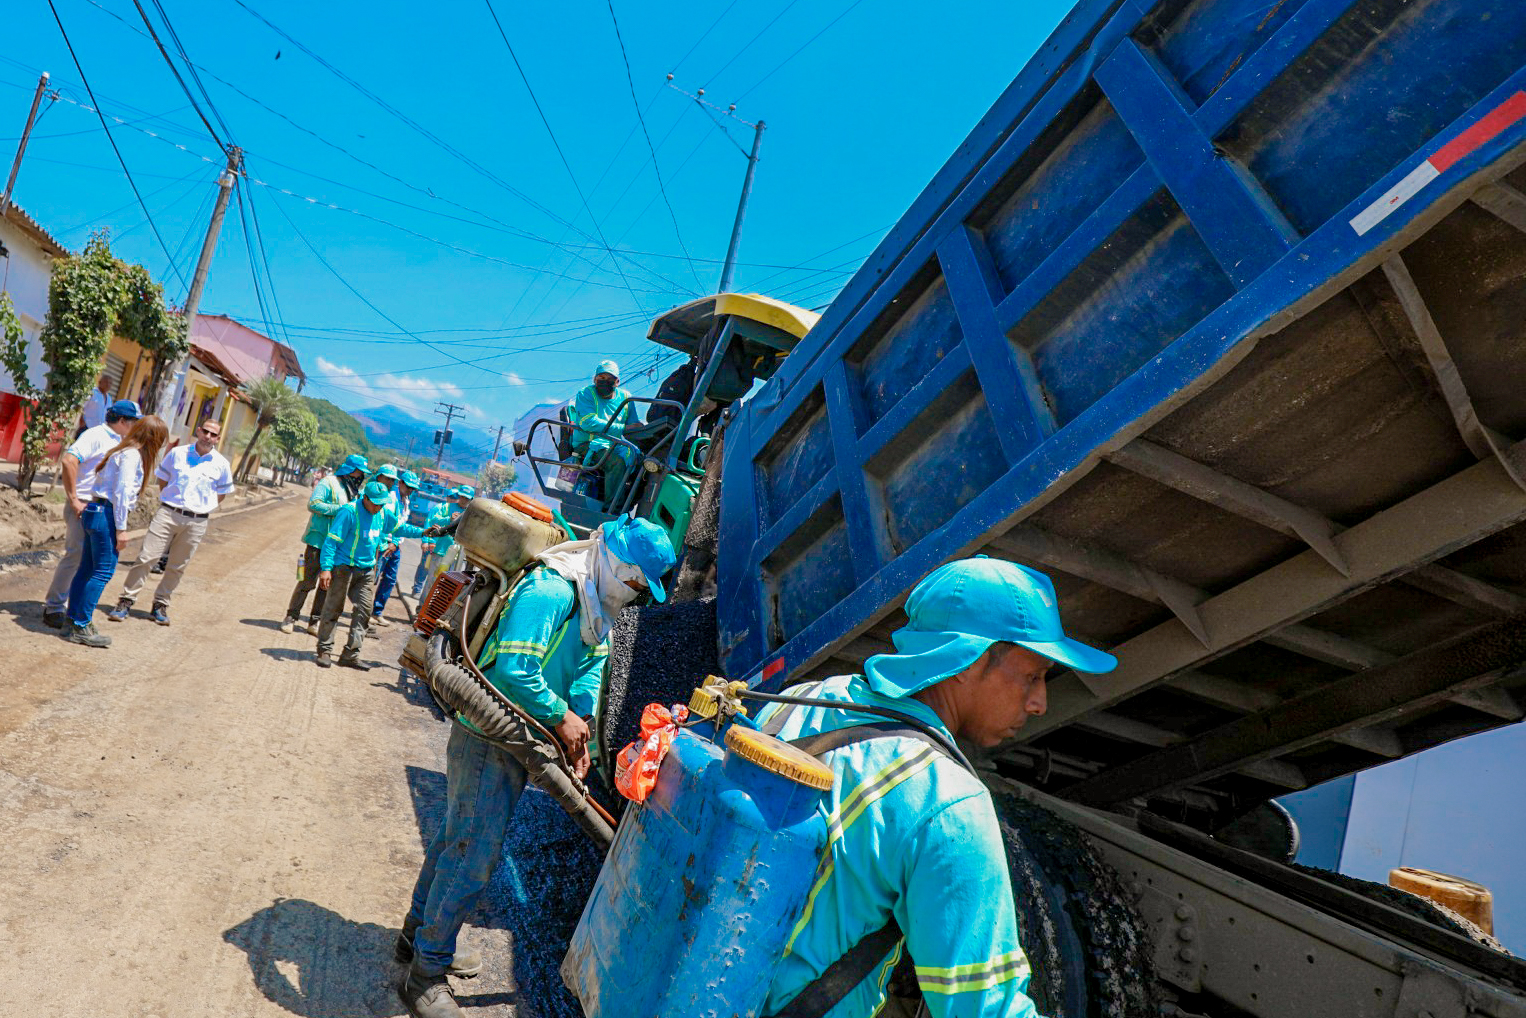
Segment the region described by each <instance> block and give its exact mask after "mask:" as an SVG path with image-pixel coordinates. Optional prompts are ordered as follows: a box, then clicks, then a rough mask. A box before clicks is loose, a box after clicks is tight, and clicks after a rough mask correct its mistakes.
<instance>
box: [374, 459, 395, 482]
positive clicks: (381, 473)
mask: <svg viewBox="0 0 1526 1018" xmlns="http://www.w3.org/2000/svg"><path fill="white" fill-rule="evenodd" d="M376 476H377V477H385V478H386V479H387V480H389V481H395V480H397V467H396V466H394V465H393V464H391V463H383V464H382V465H381V466H379V467H377V468H376ZM372 479H373V480H374V479H375V478H372Z"/></svg>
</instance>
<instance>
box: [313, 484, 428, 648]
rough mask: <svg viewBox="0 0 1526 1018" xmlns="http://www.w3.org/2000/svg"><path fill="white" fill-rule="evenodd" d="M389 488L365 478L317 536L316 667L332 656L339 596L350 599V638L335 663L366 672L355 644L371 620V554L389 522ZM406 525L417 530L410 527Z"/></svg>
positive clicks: (381, 544)
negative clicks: (320, 537)
mask: <svg viewBox="0 0 1526 1018" xmlns="http://www.w3.org/2000/svg"><path fill="white" fill-rule="evenodd" d="M391 506H392V493H391V492H389V491H388V490H387V488H386V485H384V484H382V483H381V482H380V481H368V482H367V483H366V486H365V487H363V488H361V489H360V498H359V499H357V500H356V501H354V502H351V503H350V504H348V505H346V506H345V507H344V508H342V509H340V510H339V512H337V513H335V514H334V522H333V525H332V526H330V527H329V532H328V536H327V537H325V538H324V539H323V547H322V548H321V549H319V551H318V565H319V568H320V570H321V571H320V572H319V573H318V587H319V589H320V590H322V591H324V598H323V617H322V619H321V620H320V621H319V623H318V651H317V656H316V658H315V660H316V662H317V665H318V667H319V668H328V667H329V666H331V665H332V664H333V663H334V661H333V659H332V658H331V657H330V652H331V651H333V649H334V626H335V624H337V623H338V621H339V615H340V613H342V612H343V611H344V602H345V598H346V597H348V598H349V601H350V638H349V640H348V641H347V642H346V643H345V648H344V651H343V652H342V653H341V654H340V655H339V665H340V667H343V668H354V669H355V670H356V671H361V672H368V671H370V670H371V666H370V665H368V664H366V663H365V662H364V661H362V660H361V659H360V648H361V644H362V643H363V642H364V641H365V638H366V629H367V627H368V626H369V625H370V623H371V606H372V604H373V595H372V592H371V587H372V584H371V575H372V572H373V571H374V570H375V568H376V556H377V554H378V553H379V552H380V551H381V550H382V548H383V547H385V543H384V542H385V540H386V538H387V535H388V533H389V528H390V527H391V526H392V515H391V512H390V509H391ZM408 529H409V530H412V531H414V532H415V533H416V534H418V533H423V531H420V530H418V529H417V528H414V527H409V528H408Z"/></svg>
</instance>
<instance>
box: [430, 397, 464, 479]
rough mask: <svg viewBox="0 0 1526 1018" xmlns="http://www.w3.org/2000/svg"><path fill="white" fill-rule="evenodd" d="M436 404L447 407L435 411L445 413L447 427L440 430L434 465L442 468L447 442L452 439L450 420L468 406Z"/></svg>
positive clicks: (436, 467)
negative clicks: (441, 463)
mask: <svg viewBox="0 0 1526 1018" xmlns="http://www.w3.org/2000/svg"><path fill="white" fill-rule="evenodd" d="M435 405H436V406H442V407H444V408H445V409H444V410H436V411H435V413H437V414H443V415H444V417H445V428H444V429H443V430H442V431H441V432H440V441H439V444H438V445H437V446H436V447H435V454H434V465H435V469H436V470H438V469H440V461H441V460H443V459H444V458H445V443H446V442H449V441H450V422H451V421H452V420H454V419H455V418H456V417H457V416H459V415H460V413H461V412H462V411H464V410H465V409H466V407H464V406H456V404H454V403H437V404H435Z"/></svg>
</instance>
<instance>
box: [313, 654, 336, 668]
mask: <svg viewBox="0 0 1526 1018" xmlns="http://www.w3.org/2000/svg"><path fill="white" fill-rule="evenodd" d="M313 663H314V664H316V665H317V666H318V667H319V668H332V667H334V658H333V655H331V654H330V653H329V652H328V651H326V650H320V651H319V652H318V656H317V657H315V658H313Z"/></svg>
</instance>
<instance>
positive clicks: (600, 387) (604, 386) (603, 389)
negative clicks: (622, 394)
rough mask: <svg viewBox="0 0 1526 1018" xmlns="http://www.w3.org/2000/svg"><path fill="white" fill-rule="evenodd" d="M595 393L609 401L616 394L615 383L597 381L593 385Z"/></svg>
mask: <svg viewBox="0 0 1526 1018" xmlns="http://www.w3.org/2000/svg"><path fill="white" fill-rule="evenodd" d="M593 391H594V392H597V393H598V394H599V395H600V396H602V397H603V398H604V399H608V398H609V397H611V396H613V395H614V394H615V383H614V382H597V381H596V382H594V383H593Z"/></svg>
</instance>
